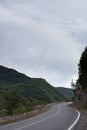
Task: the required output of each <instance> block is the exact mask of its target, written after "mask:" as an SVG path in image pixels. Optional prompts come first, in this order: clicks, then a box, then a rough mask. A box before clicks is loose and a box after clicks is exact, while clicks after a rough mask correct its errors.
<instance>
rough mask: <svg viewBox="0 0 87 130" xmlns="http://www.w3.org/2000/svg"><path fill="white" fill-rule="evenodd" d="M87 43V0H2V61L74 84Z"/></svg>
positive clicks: (66, 84) (58, 83) (54, 81)
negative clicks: (72, 81)
mask: <svg viewBox="0 0 87 130" xmlns="http://www.w3.org/2000/svg"><path fill="white" fill-rule="evenodd" d="M86 45H87V0H0V64H1V65H4V66H7V67H10V68H14V69H16V70H18V71H20V72H23V73H25V74H27V75H29V76H30V77H42V78H45V79H46V80H47V81H48V82H49V83H50V84H52V85H54V86H56V87H57V86H64V87H70V83H71V80H72V79H74V81H75V80H76V79H77V78H78V63H79V59H80V56H81V53H82V51H83V50H84V48H85V47H86Z"/></svg>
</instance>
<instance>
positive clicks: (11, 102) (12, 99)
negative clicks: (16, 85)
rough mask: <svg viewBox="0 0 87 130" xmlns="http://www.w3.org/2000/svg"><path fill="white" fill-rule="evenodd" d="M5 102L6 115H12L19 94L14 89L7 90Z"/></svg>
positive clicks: (16, 105) (18, 100)
mask: <svg viewBox="0 0 87 130" xmlns="http://www.w3.org/2000/svg"><path fill="white" fill-rule="evenodd" d="M6 102H7V104H6V106H7V110H8V115H13V110H14V109H16V108H17V107H18V106H19V102H20V96H19V95H18V94H17V92H15V91H11V92H8V93H7V94H6Z"/></svg>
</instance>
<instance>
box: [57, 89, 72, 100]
mask: <svg viewBox="0 0 87 130" xmlns="http://www.w3.org/2000/svg"><path fill="white" fill-rule="evenodd" d="M57 90H58V92H60V93H61V94H63V95H64V96H65V97H67V98H68V99H70V100H72V98H73V96H74V93H73V91H72V89H71V88H64V87H57Z"/></svg>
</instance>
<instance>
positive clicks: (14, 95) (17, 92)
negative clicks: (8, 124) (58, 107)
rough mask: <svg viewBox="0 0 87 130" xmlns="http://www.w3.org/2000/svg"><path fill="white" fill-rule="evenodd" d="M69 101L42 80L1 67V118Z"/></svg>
mask: <svg viewBox="0 0 87 130" xmlns="http://www.w3.org/2000/svg"><path fill="white" fill-rule="evenodd" d="M64 100H67V98H66V97H65V96H63V95H62V94H60V93H59V92H58V91H57V90H56V88H54V87H53V86H51V85H50V84H49V83H47V81H46V80H44V79H41V78H30V77H28V76H26V75H24V74H22V73H19V72H17V71H15V70H13V69H9V68H6V67H3V66H0V116H5V115H13V114H19V113H22V112H27V111H31V110H33V109H34V106H36V105H40V104H47V103H52V102H57V101H64Z"/></svg>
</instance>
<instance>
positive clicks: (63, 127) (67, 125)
mask: <svg viewBox="0 0 87 130" xmlns="http://www.w3.org/2000/svg"><path fill="white" fill-rule="evenodd" d="M78 119H79V113H78V112H77V111H75V110H73V109H71V108H69V107H68V105H67V103H60V104H56V105H54V106H53V107H52V108H51V109H50V110H49V111H47V112H45V113H43V114H40V115H38V116H35V117H32V118H30V119H26V120H23V121H20V122H16V123H12V124H9V125H4V126H0V130H71V129H72V127H73V126H74V125H75V124H76V122H77V121H78Z"/></svg>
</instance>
